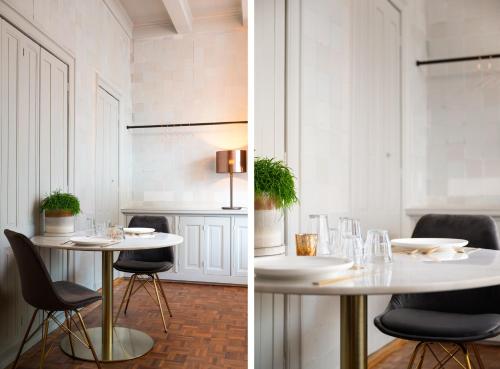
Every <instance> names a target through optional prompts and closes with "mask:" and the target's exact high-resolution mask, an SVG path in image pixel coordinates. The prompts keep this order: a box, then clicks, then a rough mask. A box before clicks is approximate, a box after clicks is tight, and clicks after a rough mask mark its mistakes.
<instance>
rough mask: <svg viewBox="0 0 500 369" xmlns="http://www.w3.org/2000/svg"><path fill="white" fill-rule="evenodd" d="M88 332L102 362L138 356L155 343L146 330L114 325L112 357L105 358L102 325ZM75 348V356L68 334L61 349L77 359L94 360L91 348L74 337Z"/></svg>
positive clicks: (145, 352) (146, 351)
mask: <svg viewBox="0 0 500 369" xmlns="http://www.w3.org/2000/svg"><path fill="white" fill-rule="evenodd" d="M88 333H89V336H90V340H91V341H92V343H93V345H94V348H95V351H96V354H97V357H98V358H99V360H100V361H102V362H112V361H125V360H132V359H135V358H138V357H140V356H143V355H145V354H147V353H148V352H149V351H150V350H151V349H152V348H153V344H154V341H153V339H152V338H151V337H150V336H148V335H147V334H146V333H144V332H141V331H138V330H136V329H130V328H124V327H114V328H113V353H112V357H111V358H106V359H105V360H103V355H102V329H101V328H100V327H98V328H89V329H88ZM73 348H74V352H75V355H74V356H73V355H72V353H71V345H70V342H69V337H68V336H66V337H65V338H64V339H63V340H62V341H61V349H62V350H63V352H64V353H65V354H67V355H69V356H71V357H75V358H77V359H82V360H88V361H94V357H93V356H92V353H91V352H90V350H89V349H88V348H87V347H85V346H84V345H83V344H82V343H81V342H80V341H78V340H77V339H75V338H73Z"/></svg>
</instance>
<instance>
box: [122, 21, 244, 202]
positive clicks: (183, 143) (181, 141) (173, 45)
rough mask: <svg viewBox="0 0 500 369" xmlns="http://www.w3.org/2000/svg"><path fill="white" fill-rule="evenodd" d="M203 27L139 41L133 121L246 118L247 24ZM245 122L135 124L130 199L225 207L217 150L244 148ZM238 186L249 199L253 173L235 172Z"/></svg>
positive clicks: (238, 198)
mask: <svg viewBox="0 0 500 369" xmlns="http://www.w3.org/2000/svg"><path fill="white" fill-rule="evenodd" d="M222 24H226V23H224V20H223V22H222ZM203 29H204V30H205V31H202V30H200V29H199V28H198V30H197V31H196V30H195V32H193V33H190V34H187V35H166V36H163V37H159V38H154V39H138V40H135V41H134V58H133V66H132V68H133V77H132V79H133V83H132V95H133V107H134V124H137V125H141V124H162V123H163V124H164V123H184V122H215V121H240V120H247V65H248V62H247V29H246V27H243V26H241V25H240V24H239V23H238V22H232V21H231V22H228V23H227V25H226V26H225V27H218V28H216V29H213V28H208V27H206V28H203ZM247 128H248V127H247V125H245V124H239V125H229V126H212V127H190V128H185V127H183V128H173V129H171V128H168V129H149V130H145V129H141V130H134V131H131V132H130V135H131V138H132V152H133V158H132V197H131V203H130V204H129V206H146V207H148V206H149V207H150V206H155V207H158V206H163V207H167V208H177V207H183V208H185V207H192V208H210V207H211V208H218V207H220V206H227V205H228V204H229V176H228V174H217V173H215V152H216V151H218V150H229V149H246V146H247ZM249 155H252V153H249ZM234 186H235V187H234V190H235V193H234V196H235V200H234V201H235V205H239V206H247V199H246V194H247V175H246V174H235V182H234Z"/></svg>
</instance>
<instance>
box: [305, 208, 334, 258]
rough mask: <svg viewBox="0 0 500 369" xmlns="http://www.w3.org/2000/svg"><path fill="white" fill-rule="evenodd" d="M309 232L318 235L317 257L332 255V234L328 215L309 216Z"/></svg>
mask: <svg viewBox="0 0 500 369" xmlns="http://www.w3.org/2000/svg"><path fill="white" fill-rule="evenodd" d="M309 231H310V233H312V234H317V235H318V245H317V248H316V255H318V256H321V255H330V234H329V229H328V215H325V214H317V215H316V214H313V215H309Z"/></svg>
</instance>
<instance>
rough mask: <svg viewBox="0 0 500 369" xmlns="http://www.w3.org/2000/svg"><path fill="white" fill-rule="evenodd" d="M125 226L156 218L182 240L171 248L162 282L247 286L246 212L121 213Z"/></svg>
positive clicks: (150, 211)
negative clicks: (139, 217) (168, 267)
mask: <svg viewBox="0 0 500 369" xmlns="http://www.w3.org/2000/svg"><path fill="white" fill-rule="evenodd" d="M122 213H123V214H124V216H125V220H126V223H127V224H129V222H130V219H132V217H133V216H134V215H160V216H164V217H165V218H167V220H168V224H169V227H170V232H172V233H176V234H179V235H181V236H182V237H184V242H183V243H182V244H180V245H178V246H175V266H174V268H172V270H170V271H168V272H165V273H160V278H161V279H165V280H176V281H189V282H205V283H229V284H247V275H248V237H247V236H248V217H247V213H246V210H164V209H154V210H152V209H122Z"/></svg>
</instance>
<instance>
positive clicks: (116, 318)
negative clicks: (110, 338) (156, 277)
mask: <svg viewBox="0 0 500 369" xmlns="http://www.w3.org/2000/svg"><path fill="white" fill-rule="evenodd" d="M132 277H133V276H132ZM132 277H130V279H129V280H128V283H127V288H126V289H125V293H124V294H123V297H122V302H121V303H120V307H119V308H118V312H117V313H116V316H115V321H114V322H113V325H115V324H116V321H117V320H118V316H119V315H120V312H121V311H122V307H123V303H124V302H125V299H126V298H127V295H128V293H129V289H130V286H131V283H132Z"/></svg>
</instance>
